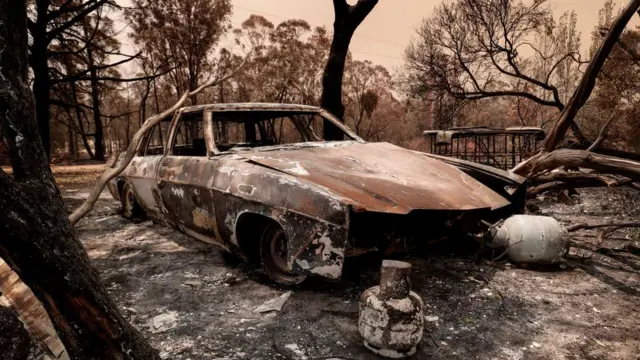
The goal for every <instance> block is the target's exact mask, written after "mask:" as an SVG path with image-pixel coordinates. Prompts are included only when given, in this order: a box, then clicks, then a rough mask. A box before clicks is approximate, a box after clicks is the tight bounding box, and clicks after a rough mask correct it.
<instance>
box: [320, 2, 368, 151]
mask: <svg viewBox="0 0 640 360" xmlns="http://www.w3.org/2000/svg"><path fill="white" fill-rule="evenodd" d="M377 3H378V0H358V2H357V3H356V4H355V5H349V4H348V3H347V0H333V7H334V11H335V22H334V23H333V41H332V42H331V49H330V51H329V59H328V60H327V66H326V67H325V69H324V75H323V78H322V98H321V100H320V105H321V106H322V107H323V108H325V109H327V110H328V111H329V112H331V113H332V114H333V115H335V116H336V117H337V118H339V119H343V118H344V105H343V104H342V79H343V76H344V66H345V63H346V60H347V54H348V52H349V44H351V38H352V37H353V33H354V32H355V31H356V29H357V28H358V26H360V24H361V23H362V21H364V19H365V18H366V17H367V15H369V13H370V12H371V10H373V8H374V7H375V6H376V4H377ZM341 136H342V132H341V131H339V129H338V128H337V127H336V126H334V125H333V124H331V123H330V122H328V121H325V123H324V137H325V139H327V140H338V139H340V137H341Z"/></svg>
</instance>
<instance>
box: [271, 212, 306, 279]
mask: <svg viewBox="0 0 640 360" xmlns="http://www.w3.org/2000/svg"><path fill="white" fill-rule="evenodd" d="M260 260H261V262H262V268H263V269H264V271H265V272H266V274H267V276H269V278H270V279H271V280H273V281H275V282H276V283H278V284H282V285H287V286H289V285H297V284H300V283H301V282H303V281H304V280H305V279H306V278H307V277H306V276H304V275H297V274H294V273H292V272H291V271H290V270H289V269H287V235H286V234H285V232H284V229H282V227H281V226H280V225H279V224H277V223H270V224H269V225H267V227H266V228H265V230H264V232H263V233H262V237H261V239H260Z"/></svg>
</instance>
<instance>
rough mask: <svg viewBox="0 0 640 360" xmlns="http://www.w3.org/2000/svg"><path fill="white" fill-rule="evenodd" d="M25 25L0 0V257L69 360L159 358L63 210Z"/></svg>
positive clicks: (16, 9) (11, 0)
mask: <svg viewBox="0 0 640 360" xmlns="http://www.w3.org/2000/svg"><path fill="white" fill-rule="evenodd" d="M26 24H27V11H26V3H25V1H24V0H21V1H16V0H0V46H2V48H3V49H4V50H5V51H0V113H2V114H3V118H2V121H3V129H5V132H4V134H3V136H4V140H5V141H6V142H7V143H8V144H9V149H10V158H11V166H12V168H13V176H11V175H9V174H7V173H5V172H4V171H2V170H0V208H1V209H2V211H0V224H1V225H0V228H1V230H2V233H3V235H2V237H0V256H1V257H2V258H3V259H4V260H5V261H6V262H7V264H8V265H9V266H10V267H11V268H12V269H13V270H14V271H15V272H16V273H17V274H18V275H19V276H20V278H21V279H22V280H23V281H24V282H25V283H26V284H27V285H28V286H29V287H30V288H31V290H32V291H33V292H34V293H35V295H36V296H37V298H38V299H39V300H40V301H41V302H42V304H43V306H44V307H45V309H46V310H47V312H48V314H49V316H50V318H51V320H52V322H53V324H54V326H55V328H56V330H57V332H58V334H59V336H60V339H61V340H62V342H63V343H64V345H65V347H66V349H67V351H68V353H69V355H70V357H71V358H72V359H159V356H158V355H157V353H156V351H155V350H154V349H152V348H151V347H150V346H149V345H148V344H147V343H146V341H145V340H144V338H142V336H141V335H140V333H139V332H138V331H137V330H135V329H134V328H133V327H132V326H131V325H130V324H128V323H127V322H126V321H125V320H124V319H123V317H122V316H121V315H120V313H119V312H118V310H117V307H116V305H115V304H114V302H113V301H112V300H111V299H110V298H109V295H108V293H107V291H106V289H105V288H104V287H103V286H102V284H101V282H100V279H99V276H98V273H97V271H96V270H95V269H93V268H92V266H91V264H90V262H89V258H88V256H87V254H86V252H85V251H84V248H83V247H82V244H81V243H80V241H79V240H78V238H77V237H76V234H75V233H74V231H73V229H72V228H71V226H70V223H69V220H68V219H67V218H66V216H65V214H66V210H65V208H64V204H63V202H62V197H61V196H60V192H59V190H58V188H57V187H56V185H55V182H54V179H53V175H52V173H51V170H50V169H49V165H48V159H47V156H46V152H45V149H44V147H43V146H42V145H43V144H42V141H41V139H40V134H39V127H38V121H37V120H36V114H35V113H34V109H35V107H34V97H33V94H32V92H31V90H30V89H29V87H28V82H27V74H28V66H27V43H28V42H27V39H28V38H27V28H26ZM8 50H9V51H8Z"/></svg>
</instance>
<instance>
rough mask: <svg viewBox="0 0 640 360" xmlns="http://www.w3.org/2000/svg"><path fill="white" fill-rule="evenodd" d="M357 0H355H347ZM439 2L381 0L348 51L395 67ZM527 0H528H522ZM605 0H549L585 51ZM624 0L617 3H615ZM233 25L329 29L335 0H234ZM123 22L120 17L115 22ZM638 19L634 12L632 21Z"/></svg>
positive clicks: (125, 0)
mask: <svg viewBox="0 0 640 360" xmlns="http://www.w3.org/2000/svg"><path fill="white" fill-rule="evenodd" d="M347 1H348V2H349V3H355V2H356V1H357V0H347ZM441 1H450V0H379V3H378V5H377V6H376V7H375V9H374V10H373V11H372V13H371V14H370V15H369V16H368V17H367V19H365V21H364V23H363V24H362V25H361V26H360V27H359V28H358V30H357V31H356V34H355V36H354V39H353V42H352V43H351V52H352V53H353V55H354V57H355V58H356V59H359V60H363V59H368V60H371V61H373V62H374V63H377V64H381V65H384V66H386V67H388V68H389V69H391V70H392V69H394V68H396V67H399V66H401V65H402V55H403V52H404V49H405V48H406V46H407V45H408V44H409V42H410V40H411V37H412V36H413V34H414V33H415V29H416V27H418V26H419V25H420V24H421V22H422V19H424V18H425V17H427V16H429V14H431V12H432V11H433V9H434V8H435V7H436V6H437V5H438V4H440V2H441ZM525 1H530V0H525ZM605 1H606V0H549V3H550V5H551V7H552V8H553V10H554V12H555V14H556V16H560V15H561V14H562V13H564V12H565V11H571V10H575V11H576V13H577V15H578V28H579V30H580V31H581V33H582V45H583V51H586V50H588V48H589V45H590V42H591V38H590V33H591V30H592V29H593V26H594V25H596V24H597V23H598V10H599V9H600V8H602V6H603V4H604V3H605ZM622 1H623V0H620V1H618V2H617V4H618V7H620V6H621V5H622V4H623V3H622ZM118 2H119V3H120V4H121V5H124V6H128V5H130V0H119V1H118ZM624 3H626V0H624ZM232 4H233V6H234V8H233V17H232V23H233V26H234V27H239V26H240V24H241V23H242V22H243V21H244V20H245V19H247V18H248V17H249V15H251V14H260V15H263V16H264V17H266V18H267V19H269V20H270V21H272V22H273V23H274V24H278V23H279V22H281V21H283V20H286V19H292V18H299V19H304V20H306V21H307V22H309V23H310V24H311V25H312V26H326V27H327V28H328V29H329V30H331V28H332V24H333V16H334V15H333V2H332V1H331V0H232ZM117 23H118V24H119V25H120V26H121V27H126V25H125V24H124V23H123V22H122V21H117ZM639 23H640V17H638V16H635V17H634V19H633V20H632V22H631V24H633V25H636V24H639ZM126 33H127V31H126V30H125V31H124V32H123V34H122V35H121V41H122V43H123V51H124V52H129V53H133V52H135V51H134V50H133V48H132V46H131V40H130V39H128V38H127V36H126ZM221 45H222V46H227V47H231V48H232V47H234V46H235V44H233V41H232V39H229V38H228V39H226V40H223V41H222V43H221Z"/></svg>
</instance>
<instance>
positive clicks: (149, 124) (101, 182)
mask: <svg viewBox="0 0 640 360" xmlns="http://www.w3.org/2000/svg"><path fill="white" fill-rule="evenodd" d="M250 57H251V53H249V54H248V55H247V56H246V57H245V58H244V60H243V61H242V63H241V64H240V65H239V66H238V67H237V68H236V69H235V70H233V71H232V72H230V73H229V74H227V75H225V76H223V77H222V78H219V79H211V80H209V81H208V82H207V83H205V84H204V85H202V86H200V87H199V88H197V89H195V90H193V91H191V92H189V91H187V92H185V93H184V94H183V95H182V97H181V98H180V100H178V102H176V103H175V104H174V105H173V106H172V107H170V108H169V109H167V110H165V111H163V112H161V113H160V114H156V115H154V116H152V117H150V118H148V119H146V120H145V121H144V123H143V124H142V127H141V128H140V129H139V130H138V131H137V132H136V133H135V134H134V135H133V139H132V140H131V143H130V144H129V147H128V148H127V150H126V152H125V154H124V157H123V158H122V160H120V161H119V162H118V164H117V165H116V166H113V167H107V169H106V170H105V172H104V173H103V174H102V176H101V177H100V179H98V183H97V184H96V185H95V186H94V187H93V189H92V190H91V192H90V193H89V197H87V200H85V201H84V203H83V204H82V205H80V206H79V207H78V208H77V209H76V210H74V211H73V213H72V214H71V215H70V216H69V221H70V222H71V225H72V226H74V225H75V224H77V223H78V221H80V219H82V218H83V217H84V216H85V215H87V214H88V213H89V212H90V211H91V210H92V209H93V206H94V205H95V204H96V201H98V198H99V197H100V194H101V193H102V191H104V188H105V187H106V186H107V183H109V181H110V180H111V179H113V178H115V177H116V176H118V175H119V174H120V173H121V172H123V171H124V169H125V168H126V167H127V166H128V165H129V163H130V162H131V160H132V159H133V157H134V156H135V153H136V151H137V149H138V146H139V145H140V142H141V141H142V139H143V138H144V136H145V135H146V134H147V133H148V132H149V130H151V129H152V128H153V127H154V126H156V125H157V124H159V123H160V121H162V119H164V118H165V117H167V116H169V115H171V114H173V113H174V112H176V111H177V110H178V109H180V107H181V106H182V104H184V103H185V101H186V100H187V99H188V98H190V97H192V96H194V95H198V94H199V93H201V92H202V91H203V90H204V89H206V88H208V87H211V86H215V85H218V84H220V83H223V82H225V81H227V80H229V79H231V78H232V77H234V76H235V75H236V74H237V73H238V72H240V70H242V68H243V67H244V65H245V64H246V63H247V61H248V60H249V58H250Z"/></svg>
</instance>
